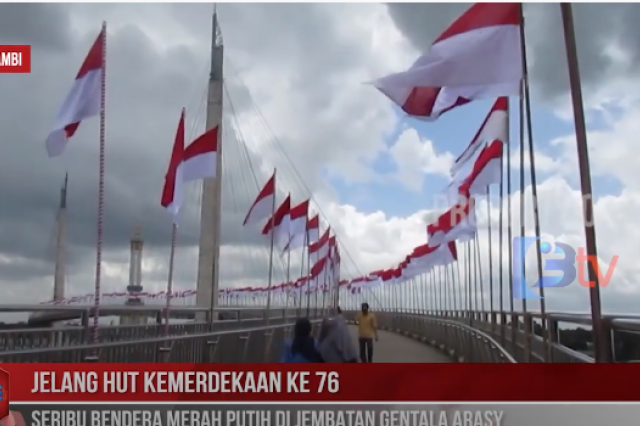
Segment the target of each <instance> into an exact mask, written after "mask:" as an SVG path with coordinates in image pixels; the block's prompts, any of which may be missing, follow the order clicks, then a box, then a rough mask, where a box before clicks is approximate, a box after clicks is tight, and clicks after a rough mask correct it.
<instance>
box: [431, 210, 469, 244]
mask: <svg viewBox="0 0 640 426" xmlns="http://www.w3.org/2000/svg"><path fill="white" fill-rule="evenodd" d="M475 213H476V209H475V203H474V201H473V198H471V199H469V201H468V202H465V203H464V204H457V205H455V206H454V207H452V208H450V209H449V210H447V211H446V212H445V213H443V214H442V215H441V216H440V217H439V218H438V221H437V222H436V223H433V224H430V225H428V226H427V235H428V236H429V246H430V247H436V246H439V245H440V244H444V243H448V242H450V241H455V240H460V241H468V240H469V239H471V238H473V237H474V236H475V233H476V231H477V227H476V214H475Z"/></svg>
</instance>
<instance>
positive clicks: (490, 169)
mask: <svg viewBox="0 0 640 426" xmlns="http://www.w3.org/2000/svg"><path fill="white" fill-rule="evenodd" d="M503 145H504V144H503V143H502V142H500V141H497V140H496V141H493V142H492V143H491V144H490V145H487V146H486V147H485V148H484V149H483V150H482V151H481V152H480V155H478V158H477V159H476V161H475V163H474V165H473V170H471V173H469V176H467V178H466V179H465V180H464V181H463V182H462V184H461V185H460V187H459V188H458V193H459V194H460V195H462V196H464V197H467V198H468V197H469V196H474V195H485V194H486V193H487V188H489V186H491V185H494V184H499V183H500V182H502V167H501V163H502V150H503Z"/></svg>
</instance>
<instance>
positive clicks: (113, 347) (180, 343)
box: [0, 320, 319, 363]
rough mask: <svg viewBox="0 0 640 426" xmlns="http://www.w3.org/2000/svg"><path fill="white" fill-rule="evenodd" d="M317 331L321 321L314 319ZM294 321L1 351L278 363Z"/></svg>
mask: <svg viewBox="0 0 640 426" xmlns="http://www.w3.org/2000/svg"><path fill="white" fill-rule="evenodd" d="M313 323H314V328H315V330H314V332H317V328H318V327H317V325H318V323H319V321H318V320H315V321H313ZM292 328H293V324H291V323H289V324H279V325H268V326H266V325H265V326H259V327H250V328H245V329H242V330H237V329H236V330H223V331H213V332H207V333H194V334H185V335H176V336H167V337H154V338H146V339H142V340H137V341H130V340H123V341H115V342H103V343H98V344H86V345H69V346H60V347H50V348H39V349H24V350H14V351H10V352H4V353H0V362H29V363H33V362H49V363H51V362H54V363H78V362H83V361H84V360H85V359H86V357H87V355H96V354H97V358H98V360H99V361H100V362H127V363H130V362H154V363H155V362H186V363H213V362H232V363H243V362H252V363H254V362H258V363H259V362H277V361H278V360H279V359H280V355H281V353H282V342H283V341H284V340H285V338H287V337H289V336H290V333H291V330H292Z"/></svg>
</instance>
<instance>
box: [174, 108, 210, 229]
mask: <svg viewBox="0 0 640 426" xmlns="http://www.w3.org/2000/svg"><path fill="white" fill-rule="evenodd" d="M181 146H184V111H183V113H182V115H181V117H180V123H179V124H178V132H177V134H176V141H175V142H174V145H173V152H172V153H171V160H170V162H169V169H168V170H167V174H166V176H165V182H164V188H163V190H162V200H161V204H162V206H163V207H165V208H167V209H168V210H169V212H170V213H171V214H172V216H173V221H174V223H176V220H177V214H178V212H179V211H180V207H181V205H182V201H183V193H184V184H185V183H187V182H191V181H194V180H199V179H206V178H210V177H215V175H216V161H217V151H218V126H216V127H214V128H213V129H210V130H207V131H206V132H205V133H203V134H202V135H200V136H199V137H197V138H196V140H194V141H193V142H192V143H191V144H190V145H189V146H188V147H187V148H186V149H182V150H180V147H181Z"/></svg>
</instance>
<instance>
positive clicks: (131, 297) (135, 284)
mask: <svg viewBox="0 0 640 426" xmlns="http://www.w3.org/2000/svg"><path fill="white" fill-rule="evenodd" d="M143 245H144V241H143V240H142V235H141V234H140V227H138V226H136V228H135V229H134V231H133V237H131V254H130V256H131V257H130V260H129V285H128V286H127V293H129V294H128V295H127V300H126V302H124V305H125V306H141V305H144V301H143V300H141V299H140V297H139V294H140V293H141V292H142V247H143ZM145 321H146V317H145V316H144V314H143V315H140V314H136V313H127V314H123V315H121V316H120V324H121V325H135V324H144V323H145Z"/></svg>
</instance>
